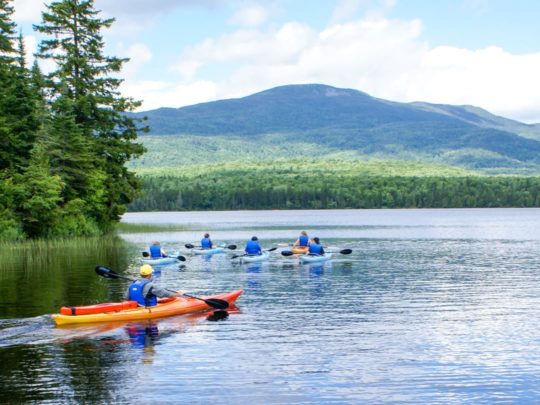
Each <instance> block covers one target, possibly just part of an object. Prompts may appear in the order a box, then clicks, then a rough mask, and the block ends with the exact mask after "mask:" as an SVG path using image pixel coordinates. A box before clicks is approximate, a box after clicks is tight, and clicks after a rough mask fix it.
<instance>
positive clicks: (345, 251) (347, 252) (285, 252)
mask: <svg viewBox="0 0 540 405" xmlns="http://www.w3.org/2000/svg"><path fill="white" fill-rule="evenodd" d="M328 253H335V252H328ZM337 253H341V254H342V255H350V254H351V253H352V249H342V250H340V251H339V252H337ZM281 254H282V255H283V256H292V255H294V253H293V252H291V251H290V250H283V251H282V252H281Z"/></svg>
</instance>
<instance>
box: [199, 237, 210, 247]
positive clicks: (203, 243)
mask: <svg viewBox="0 0 540 405" xmlns="http://www.w3.org/2000/svg"><path fill="white" fill-rule="evenodd" d="M201 247H202V248H203V249H212V241H211V240H210V238H203V239H201Z"/></svg>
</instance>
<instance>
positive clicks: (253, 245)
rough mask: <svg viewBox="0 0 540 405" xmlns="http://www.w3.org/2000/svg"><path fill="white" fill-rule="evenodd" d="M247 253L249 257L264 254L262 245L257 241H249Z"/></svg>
mask: <svg viewBox="0 0 540 405" xmlns="http://www.w3.org/2000/svg"><path fill="white" fill-rule="evenodd" d="M245 251H246V253H247V254H248V255H260V254H261V253H262V249H261V245H259V242H257V241H256V240H250V241H248V243H247V244H246V249H245Z"/></svg>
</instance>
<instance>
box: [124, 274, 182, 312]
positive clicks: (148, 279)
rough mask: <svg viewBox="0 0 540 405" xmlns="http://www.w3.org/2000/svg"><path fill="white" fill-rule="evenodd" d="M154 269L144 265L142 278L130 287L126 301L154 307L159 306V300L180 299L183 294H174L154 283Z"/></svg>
mask: <svg viewBox="0 0 540 405" xmlns="http://www.w3.org/2000/svg"><path fill="white" fill-rule="evenodd" d="M153 273H154V269H153V268H152V266H150V265H149V264H144V265H143V266H141V269H140V270H139V274H140V276H141V278H140V279H139V280H135V281H134V282H132V283H131V284H130V286H129V287H128V289H127V291H126V294H125V299H126V300H128V301H137V303H138V304H139V305H140V306H141V307H153V306H154V305H157V299H158V298H164V297H180V296H181V295H182V293H181V292H173V291H169V290H164V289H162V288H159V287H157V286H156V285H155V284H154V283H153V282H152V274H153Z"/></svg>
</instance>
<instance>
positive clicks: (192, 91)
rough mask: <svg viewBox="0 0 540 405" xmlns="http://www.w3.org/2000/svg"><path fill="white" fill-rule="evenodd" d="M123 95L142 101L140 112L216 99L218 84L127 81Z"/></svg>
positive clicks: (123, 87) (202, 81) (204, 82)
mask: <svg viewBox="0 0 540 405" xmlns="http://www.w3.org/2000/svg"><path fill="white" fill-rule="evenodd" d="M121 90H122V93H123V94H124V95H126V96H130V97H133V98H134V99H135V100H142V101H143V105H142V107H141V108H140V110H143V111H145V110H152V109H155V108H159V107H179V106H184V105H190V104H197V103H200V102H205V101H208V100H215V99H216V84H215V83H213V82H211V81H205V80H199V81H194V82H190V83H177V84H172V83H169V82H164V81H129V82H128V81H126V82H124V83H122V86H121Z"/></svg>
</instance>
